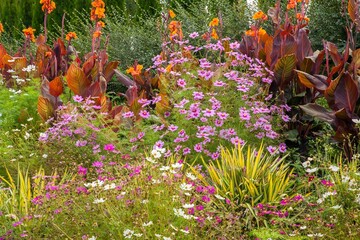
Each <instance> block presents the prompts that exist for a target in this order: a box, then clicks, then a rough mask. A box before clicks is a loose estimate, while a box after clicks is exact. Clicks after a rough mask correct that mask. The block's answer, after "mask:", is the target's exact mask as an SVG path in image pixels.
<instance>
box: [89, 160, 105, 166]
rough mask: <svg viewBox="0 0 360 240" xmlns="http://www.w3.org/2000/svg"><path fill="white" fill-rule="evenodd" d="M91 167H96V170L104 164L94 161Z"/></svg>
mask: <svg viewBox="0 0 360 240" xmlns="http://www.w3.org/2000/svg"><path fill="white" fill-rule="evenodd" d="M92 166H93V167H96V168H101V167H103V166H104V163H103V162H100V161H95V162H93V164H92Z"/></svg>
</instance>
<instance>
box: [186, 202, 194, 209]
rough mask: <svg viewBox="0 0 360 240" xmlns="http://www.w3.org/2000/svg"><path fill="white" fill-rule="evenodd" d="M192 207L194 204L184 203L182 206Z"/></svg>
mask: <svg viewBox="0 0 360 240" xmlns="http://www.w3.org/2000/svg"><path fill="white" fill-rule="evenodd" d="M194 206H195V205H194V204H188V203H186V204H184V205H183V208H193V207H194Z"/></svg>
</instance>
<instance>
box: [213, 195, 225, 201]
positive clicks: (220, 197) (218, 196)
mask: <svg viewBox="0 0 360 240" xmlns="http://www.w3.org/2000/svg"><path fill="white" fill-rule="evenodd" d="M215 197H216V198H217V199H219V200H225V198H224V197H222V196H220V195H218V194H215Z"/></svg>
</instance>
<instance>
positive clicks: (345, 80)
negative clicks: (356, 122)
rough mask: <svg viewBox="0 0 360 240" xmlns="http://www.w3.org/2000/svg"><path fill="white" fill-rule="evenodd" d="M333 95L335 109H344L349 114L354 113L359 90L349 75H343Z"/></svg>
mask: <svg viewBox="0 0 360 240" xmlns="http://www.w3.org/2000/svg"><path fill="white" fill-rule="evenodd" d="M334 94H335V105H336V107H337V109H341V108H345V109H346V110H347V111H348V112H349V113H353V112H354V110H355V106H356V102H357V100H358V98H359V90H358V84H357V82H355V80H354V79H353V78H352V77H351V75H350V74H349V73H344V76H343V77H342V78H341V79H340V81H339V83H338V85H337V88H336V90H335V93H334Z"/></svg>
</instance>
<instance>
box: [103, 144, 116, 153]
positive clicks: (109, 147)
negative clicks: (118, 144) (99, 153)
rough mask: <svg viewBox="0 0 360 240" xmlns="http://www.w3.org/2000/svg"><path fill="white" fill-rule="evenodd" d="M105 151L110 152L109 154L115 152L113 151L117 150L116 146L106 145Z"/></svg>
mask: <svg viewBox="0 0 360 240" xmlns="http://www.w3.org/2000/svg"><path fill="white" fill-rule="evenodd" d="M104 150H105V151H108V152H113V151H114V150H115V146H114V145H113V144H111V143H109V144H106V145H105V146H104Z"/></svg>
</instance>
